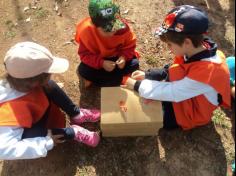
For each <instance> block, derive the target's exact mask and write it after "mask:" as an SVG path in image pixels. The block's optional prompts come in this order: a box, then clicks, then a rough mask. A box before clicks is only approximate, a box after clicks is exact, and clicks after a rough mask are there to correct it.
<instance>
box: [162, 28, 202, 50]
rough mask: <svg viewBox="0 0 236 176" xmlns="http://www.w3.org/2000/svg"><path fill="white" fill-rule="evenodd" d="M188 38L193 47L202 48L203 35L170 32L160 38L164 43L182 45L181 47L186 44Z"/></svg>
mask: <svg viewBox="0 0 236 176" xmlns="http://www.w3.org/2000/svg"><path fill="white" fill-rule="evenodd" d="M186 38H188V39H190V40H191V41H192V43H193V46H194V47H195V48H197V47H199V46H201V45H202V42H203V41H204V35H203V34H198V35H193V34H189V35H188V34H183V33H177V32H172V31H168V32H167V33H164V34H163V35H161V36H160V39H161V40H162V41H163V42H173V43H175V44H177V45H180V46H181V45H182V44H183V43H184V40H185V39H186Z"/></svg>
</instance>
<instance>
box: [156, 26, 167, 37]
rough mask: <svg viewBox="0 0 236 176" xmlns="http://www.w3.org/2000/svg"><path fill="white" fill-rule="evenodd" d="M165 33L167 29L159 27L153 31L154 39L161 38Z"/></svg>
mask: <svg viewBox="0 0 236 176" xmlns="http://www.w3.org/2000/svg"><path fill="white" fill-rule="evenodd" d="M167 32H168V30H167V29H165V28H163V27H159V28H158V29H157V30H156V31H155V34H154V36H155V37H160V36H162V35H163V34H165V33H167Z"/></svg>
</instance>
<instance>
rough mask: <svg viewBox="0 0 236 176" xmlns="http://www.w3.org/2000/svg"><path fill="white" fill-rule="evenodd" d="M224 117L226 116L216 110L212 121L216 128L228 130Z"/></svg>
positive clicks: (219, 110) (227, 122) (227, 123)
mask: <svg viewBox="0 0 236 176" xmlns="http://www.w3.org/2000/svg"><path fill="white" fill-rule="evenodd" d="M226 117H227V116H226V114H225V113H224V112H223V111H222V110H221V109H220V108H218V109H217V110H215V111H214V114H213V118H212V121H213V122H214V124H215V125H217V126H221V127H222V128H225V129H230V122H229V121H228V120H227V119H226Z"/></svg>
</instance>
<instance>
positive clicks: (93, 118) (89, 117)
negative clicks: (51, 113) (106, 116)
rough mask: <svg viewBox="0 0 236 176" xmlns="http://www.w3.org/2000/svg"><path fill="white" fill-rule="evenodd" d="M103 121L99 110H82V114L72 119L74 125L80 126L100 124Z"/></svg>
mask: <svg viewBox="0 0 236 176" xmlns="http://www.w3.org/2000/svg"><path fill="white" fill-rule="evenodd" d="M100 119H101V113H100V111H99V110H90V109H80V114H79V115H77V116H75V117H74V118H72V119H71V122H72V124H76V125H80V124H82V123H85V122H98V121H99V120H100Z"/></svg>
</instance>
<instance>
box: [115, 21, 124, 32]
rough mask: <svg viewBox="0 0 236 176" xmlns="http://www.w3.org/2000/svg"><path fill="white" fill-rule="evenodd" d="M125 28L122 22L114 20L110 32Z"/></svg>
mask: <svg viewBox="0 0 236 176" xmlns="http://www.w3.org/2000/svg"><path fill="white" fill-rule="evenodd" d="M125 27H126V25H125V23H124V22H123V21H122V20H120V19H116V20H115V22H114V25H113V28H112V32H115V31H119V30H121V29H124V28H125Z"/></svg>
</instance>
